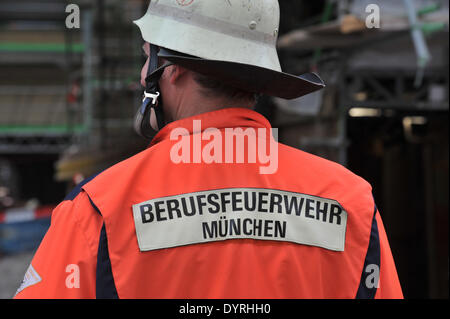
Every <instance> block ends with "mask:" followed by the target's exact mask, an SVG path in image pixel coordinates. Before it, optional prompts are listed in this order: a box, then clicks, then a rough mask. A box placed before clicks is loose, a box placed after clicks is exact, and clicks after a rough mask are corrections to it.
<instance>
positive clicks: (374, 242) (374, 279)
mask: <svg viewBox="0 0 450 319" xmlns="http://www.w3.org/2000/svg"><path fill="white" fill-rule="evenodd" d="M377 211H378V210H377V207H376V206H375V212H374V213H373V220H372V228H371V231H370V240H369V247H368V248H367V254H366V259H365V260H364V268H363V271H362V274H361V280H360V282H359V288H358V292H357V293H356V299H374V298H375V294H376V292H377V286H378V283H379V280H380V278H379V274H380V237H379V235H378V225H377V221H376V219H375V217H376V214H377ZM377 270H378V271H377ZM376 271H377V272H376Z"/></svg>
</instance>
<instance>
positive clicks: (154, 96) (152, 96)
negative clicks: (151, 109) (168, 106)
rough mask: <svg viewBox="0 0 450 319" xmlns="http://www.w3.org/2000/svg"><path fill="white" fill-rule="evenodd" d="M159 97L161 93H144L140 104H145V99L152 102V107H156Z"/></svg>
mask: <svg viewBox="0 0 450 319" xmlns="http://www.w3.org/2000/svg"><path fill="white" fill-rule="evenodd" d="M160 95H161V93H159V92H156V93H148V92H145V91H144V98H143V99H142V102H145V100H146V99H151V100H152V105H154V106H156V105H157V104H158V98H159V96H160Z"/></svg>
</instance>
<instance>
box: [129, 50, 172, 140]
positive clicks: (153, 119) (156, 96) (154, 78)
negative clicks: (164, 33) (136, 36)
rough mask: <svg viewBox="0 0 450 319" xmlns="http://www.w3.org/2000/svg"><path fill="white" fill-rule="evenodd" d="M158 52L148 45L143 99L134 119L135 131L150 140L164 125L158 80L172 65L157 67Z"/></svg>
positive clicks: (166, 64)
mask: <svg viewBox="0 0 450 319" xmlns="http://www.w3.org/2000/svg"><path fill="white" fill-rule="evenodd" d="M158 51H159V47H158V46H156V45H153V44H150V61H149V65H148V69H147V77H146V78H145V91H144V98H143V100H142V105H141V107H140V108H139V110H138V111H137V113H136V116H135V118H134V129H135V131H136V132H137V133H138V134H139V135H141V136H142V137H144V138H147V139H151V138H152V137H153V136H154V135H155V134H156V133H157V132H158V131H159V130H161V129H162V128H163V127H164V126H165V125H166V122H165V119H164V111H163V103H162V97H161V93H160V89H159V80H160V79H161V76H162V74H163V72H164V69H165V68H166V67H168V66H170V65H172V64H173V63H170V62H168V63H165V64H164V65H162V66H161V67H158V61H159V59H158Z"/></svg>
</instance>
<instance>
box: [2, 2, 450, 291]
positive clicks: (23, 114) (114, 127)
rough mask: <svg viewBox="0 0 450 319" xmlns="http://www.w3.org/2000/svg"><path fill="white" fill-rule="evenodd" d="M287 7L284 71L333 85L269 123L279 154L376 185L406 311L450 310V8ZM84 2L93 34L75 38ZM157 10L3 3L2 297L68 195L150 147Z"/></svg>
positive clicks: (275, 103) (291, 104)
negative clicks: (145, 21)
mask: <svg viewBox="0 0 450 319" xmlns="http://www.w3.org/2000/svg"><path fill="white" fill-rule="evenodd" d="M279 2H280V7H281V26H280V37H279V53H280V59H281V62H282V66H283V69H284V70H285V71H289V72H291V73H297V74H300V73H304V72H307V71H311V70H313V71H317V72H318V73H319V74H320V75H321V76H322V78H323V79H324V81H325V82H326V84H327V87H326V89H325V90H322V91H321V92H319V93H315V94H312V95H310V96H307V97H304V98H300V99H297V100H293V101H286V100H281V99H273V98H269V97H262V98H261V100H260V102H259V104H258V107H257V110H258V111H259V112H261V113H262V114H263V115H265V116H266V117H267V118H268V119H269V120H270V121H271V123H272V125H273V126H274V127H277V128H279V140H280V142H282V143H285V144H288V145H291V146H293V147H297V148H300V149H302V150H304V151H307V152H310V153H313V154H317V155H319V156H321V157H325V158H327V159H330V160H332V161H335V162H339V163H341V164H342V165H344V166H346V167H348V168H349V169H350V170H352V171H353V172H355V173H356V174H358V175H360V176H362V177H363V178H365V179H366V180H367V181H369V182H370V183H371V184H372V186H373V188H374V190H373V193H374V197H375V200H376V202H377V205H378V207H379V209H380V212H381V215H382V218H383V220H384V223H385V227H386V229H387V233H388V237H389V240H390V243H391V248H392V252H393V255H394V259H395V261H396V264H397V270H398V274H399V277H400V282H401V284H402V288H403V291H404V295H405V297H406V298H448V276H449V264H448V263H449V257H448V230H449V224H448V211H449V210H448V208H449V207H448V197H449V195H448V194H449V189H448V188H449V179H448V177H449V172H448V169H449V161H448V160H449V159H448V157H449V142H448V123H449V119H448V110H449V104H448V103H449V102H448V101H449V98H448V87H449V85H448V82H449V71H448V70H449V68H448V67H449V65H448V64H449V43H448V41H449V40H448V21H449V3H448V0H447V1H446V0H339V1H337V0H334V1H333V0H328V1H327V0H316V1H308V0H280V1H279ZM70 3H74V4H77V5H79V8H80V11H81V16H80V18H81V21H80V28H72V29H69V28H67V27H66V24H65V21H66V17H67V16H68V15H69V13H67V12H66V6H67V5H68V4H70ZM370 4H376V5H378V7H379V8H380V18H381V20H380V27H379V28H368V27H367V24H366V22H367V21H369V22H371V21H372V22H374V20H370V18H371V16H370V15H371V14H372V13H373V11H370V10H366V9H367V8H368V6H369V5H370ZM147 6H148V0H126V1H125V0H91V1H87V0H86V1H81V0H78V1H76V0H71V1H63V0H1V1H0V298H10V297H11V296H12V295H14V293H15V290H16V289H17V288H18V286H19V285H20V281H21V280H22V276H23V274H24V272H25V270H26V268H27V267H28V264H29V262H30V260H31V258H32V255H33V252H34V250H35V249H36V248H37V246H38V244H39V242H40V240H41V239H42V237H43V235H44V234H45V231H46V229H47V228H48V226H49V224H50V214H51V211H52V209H53V208H54V207H55V206H56V205H57V204H58V203H59V202H60V201H61V200H62V199H63V198H64V197H65V195H66V193H67V192H68V191H69V190H70V188H72V187H73V186H74V185H75V184H77V183H78V182H79V181H81V180H82V179H84V178H85V177H88V176H90V175H91V174H94V173H96V172H98V171H100V170H103V169H105V168H107V167H109V166H111V165H113V164H115V163H117V162H119V161H121V160H123V159H125V158H127V157H128V156H131V155H133V154H136V153H138V152H140V151H141V150H143V149H144V148H145V147H146V145H147V142H146V141H145V140H143V139H141V138H140V137H138V136H137V135H136V134H135V133H134V131H133V129H132V121H133V116H134V113H135V110H136V109H137V108H138V106H139V105H140V101H141V94H142V88H141V87H140V84H139V78H140V70H141V67H142V65H143V63H144V57H143V55H142V49H141V46H142V43H143V42H142V39H141V37H140V34H139V31H138V29H137V28H136V27H135V26H134V25H133V24H132V23H131V21H132V20H135V19H137V18H139V17H141V16H142V15H143V14H144V13H145V10H146V8H147ZM369 8H371V7H369ZM375 22H376V21H375Z"/></svg>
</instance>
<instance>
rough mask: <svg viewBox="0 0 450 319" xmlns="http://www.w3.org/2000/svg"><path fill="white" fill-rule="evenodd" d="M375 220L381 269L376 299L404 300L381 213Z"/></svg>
mask: <svg viewBox="0 0 450 319" xmlns="http://www.w3.org/2000/svg"><path fill="white" fill-rule="evenodd" d="M375 220H376V223H377V226H378V235H379V240H380V269H379V276H380V278H379V284H378V289H377V292H376V294H375V298H376V299H402V298H403V293H402V288H401V286H400V281H399V279H398V275H397V270H396V268H395V263H394V258H393V256H392V253H391V249H390V247H389V242H388V238H387V235H386V231H385V229H384V226H383V222H382V220H381V216H380V214H379V212H378V211H377V212H376V215H375Z"/></svg>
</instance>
